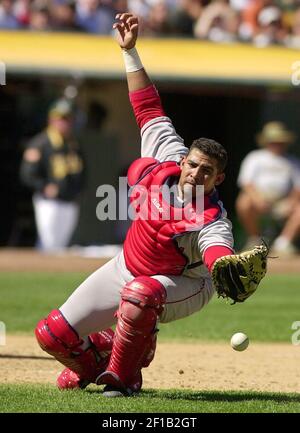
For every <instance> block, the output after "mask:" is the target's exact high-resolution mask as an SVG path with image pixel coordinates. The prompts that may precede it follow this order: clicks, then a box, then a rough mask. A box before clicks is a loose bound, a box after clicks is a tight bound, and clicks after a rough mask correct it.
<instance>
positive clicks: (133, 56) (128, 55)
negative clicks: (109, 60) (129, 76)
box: [122, 47, 144, 72]
mask: <svg viewBox="0 0 300 433" xmlns="http://www.w3.org/2000/svg"><path fill="white" fill-rule="evenodd" d="M122 51H123V58H124V63H125V70H126V72H136V71H139V70H140V69H143V67H144V66H143V65H142V62H141V59H140V56H139V54H138V52H137V50H136V48H135V47H134V48H131V49H130V50H125V49H123V50H122Z"/></svg>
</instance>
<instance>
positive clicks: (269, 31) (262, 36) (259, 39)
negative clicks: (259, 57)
mask: <svg viewBox="0 0 300 433" xmlns="http://www.w3.org/2000/svg"><path fill="white" fill-rule="evenodd" d="M285 36H286V31H285V29H284V26H283V21H282V12H281V10H280V9H279V8H278V7H276V6H267V7H265V8H263V9H261V11H260V12H259V14H258V17H257V29H256V32H255V35H254V37H253V42H254V44H255V45H257V46H259V47H265V46H267V45H271V44H282V43H283V42H284V39H285Z"/></svg>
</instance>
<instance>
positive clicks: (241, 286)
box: [212, 245, 269, 304]
mask: <svg viewBox="0 0 300 433" xmlns="http://www.w3.org/2000/svg"><path fill="white" fill-rule="evenodd" d="M268 252H269V249H268V247H267V246H266V245H260V246H257V247H255V248H253V250H250V251H245V252H243V253H241V254H236V255H234V254H233V255H230V256H224V257H220V258H219V259H217V260H216V261H215V263H214V265H213V268H212V279H213V283H214V286H215V289H216V291H217V293H218V296H221V297H222V298H230V299H232V300H233V301H234V302H233V303H234V304H235V303H236V302H244V301H245V300H246V299H247V298H249V296H251V295H252V294H253V293H254V292H255V290H256V289H257V286H258V284H259V283H260V281H261V279H262V278H263V277H264V276H265V274H266V271H267V255H268Z"/></svg>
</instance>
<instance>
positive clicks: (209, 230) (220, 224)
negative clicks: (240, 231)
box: [198, 217, 234, 257]
mask: <svg viewBox="0 0 300 433" xmlns="http://www.w3.org/2000/svg"><path fill="white" fill-rule="evenodd" d="M233 244H234V241H233V235H232V224H231V222H230V221H229V220H228V219H227V218H224V217H222V218H220V219H219V220H217V221H215V222H213V223H211V224H208V225H207V226H205V227H204V228H203V229H202V230H201V231H200V232H199V234H198V248H199V250H200V252H201V254H202V257H203V255H204V253H205V251H206V249H207V248H209V247H212V246H223V247H226V248H229V249H231V250H232V251H233Z"/></svg>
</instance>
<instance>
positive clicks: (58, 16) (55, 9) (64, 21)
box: [50, 0, 83, 32]
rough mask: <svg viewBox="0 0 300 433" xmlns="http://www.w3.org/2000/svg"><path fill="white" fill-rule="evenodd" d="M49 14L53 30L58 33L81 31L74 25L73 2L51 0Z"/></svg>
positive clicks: (74, 10) (73, 0) (74, 9)
mask: <svg viewBox="0 0 300 433" xmlns="http://www.w3.org/2000/svg"><path fill="white" fill-rule="evenodd" d="M50 12H51V22H52V29H53V30H55V31H58V32H78V31H82V30H83V29H82V27H81V26H80V25H78V24H77V23H76V2H75V0H53V4H52V7H51V10H50Z"/></svg>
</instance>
